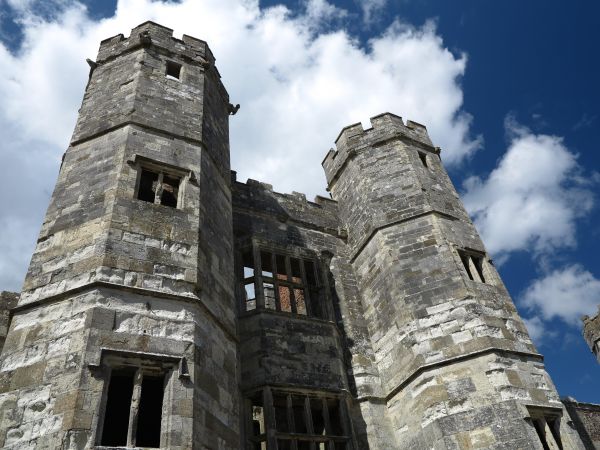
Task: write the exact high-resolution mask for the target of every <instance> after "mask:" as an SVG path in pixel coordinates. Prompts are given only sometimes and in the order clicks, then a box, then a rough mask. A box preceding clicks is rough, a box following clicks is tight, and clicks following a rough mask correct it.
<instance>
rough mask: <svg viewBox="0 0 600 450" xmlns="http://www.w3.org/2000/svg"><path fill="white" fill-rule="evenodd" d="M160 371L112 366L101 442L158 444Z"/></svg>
mask: <svg viewBox="0 0 600 450" xmlns="http://www.w3.org/2000/svg"><path fill="white" fill-rule="evenodd" d="M164 383H165V377H164V375H159V376H157V375H155V374H145V373H144V372H143V371H142V370H141V369H137V370H136V369H135V368H129V369H120V370H119V369H117V370H115V369H113V370H112V372H111V376H110V380H109V381H108V391H107V396H106V406H105V410H104V421H103V424H102V438H101V441H100V442H101V444H100V445H103V446H108V447H145V448H159V447H160V433H161V422H162V409H163V393H164Z"/></svg>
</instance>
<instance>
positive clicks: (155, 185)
mask: <svg viewBox="0 0 600 450" xmlns="http://www.w3.org/2000/svg"><path fill="white" fill-rule="evenodd" d="M180 181H181V180H180V178H177V177H175V176H172V175H167V174H166V173H163V172H158V171H156V172H155V171H152V170H148V169H144V168H143V169H142V172H141V174H140V184H139V187H138V194H137V198H138V199H139V200H143V201H145V202H150V203H156V204H158V205H164V206H170V207H171V208H177V199H178V196H179V183H180Z"/></svg>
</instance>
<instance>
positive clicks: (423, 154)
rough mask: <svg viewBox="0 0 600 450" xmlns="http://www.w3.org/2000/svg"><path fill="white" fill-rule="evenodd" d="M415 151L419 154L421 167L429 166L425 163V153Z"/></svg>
mask: <svg viewBox="0 0 600 450" xmlns="http://www.w3.org/2000/svg"><path fill="white" fill-rule="evenodd" d="M417 153H418V154H419V159H420V160H421V163H422V164H423V167H429V165H428V164H427V154H425V153H423V152H417Z"/></svg>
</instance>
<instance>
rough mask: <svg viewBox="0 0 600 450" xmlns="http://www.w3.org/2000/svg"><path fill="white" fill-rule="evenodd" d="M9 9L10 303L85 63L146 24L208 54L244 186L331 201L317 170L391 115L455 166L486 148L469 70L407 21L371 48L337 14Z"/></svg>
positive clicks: (5, 276)
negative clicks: (423, 130) (469, 106)
mask: <svg viewBox="0 0 600 450" xmlns="http://www.w3.org/2000/svg"><path fill="white" fill-rule="evenodd" d="M6 4H11V5H12V6H13V7H14V9H13V10H12V13H13V14H14V15H16V17H15V19H14V20H15V21H16V22H17V23H20V24H21V26H22V32H23V36H24V39H23V41H22V44H21V45H20V47H19V48H17V49H16V50H15V49H12V50H9V49H8V48H7V47H6V46H4V45H2V44H0V98H2V99H3V100H2V102H1V103H0V129H2V130H3V139H2V141H1V142H0V154H1V157H2V163H3V166H4V169H5V170H4V173H7V174H8V175H7V176H8V178H5V182H7V181H10V183H11V186H14V187H15V188H14V189H13V191H12V192H13V193H12V196H11V197H10V198H9V197H7V196H2V197H1V198H0V211H1V212H0V214H1V215H0V223H2V225H3V236H2V239H1V240H0V254H1V255H2V257H1V258H2V262H1V263H0V268H1V269H2V270H1V271H0V289H17V290H18V289H19V288H20V284H21V282H22V278H23V274H24V273H25V270H26V266H27V263H28V261H29V257H30V254H31V251H32V250H33V243H34V241H35V235H36V233H37V230H38V229H39V226H40V223H41V220H42V216H43V213H44V211H45V208H46V206H47V202H48V199H49V196H50V193H51V190H52V187H53V185H54V183H55V180H56V174H57V171H58V167H59V164H60V158H61V155H62V153H63V152H64V150H65V149H66V147H67V145H68V141H69V137H70V135H71V132H72V130H73V126H74V123H75V119H76V114H77V109H78V107H79V105H80V102H81V97H82V95H83V90H84V87H85V84H86V81H87V73H88V67H87V65H86V64H85V58H86V57H90V58H92V59H93V58H94V56H95V55H96V52H97V48H98V44H99V42H100V40H102V39H104V38H107V37H110V36H114V35H116V34H118V33H124V34H125V35H127V34H128V32H129V30H130V29H131V28H133V27H134V26H136V25H138V24H139V23H141V22H144V21H146V20H154V21H156V22H159V23H161V24H164V25H166V26H169V27H171V28H175V36H181V34H183V33H186V34H189V35H191V36H196V37H199V38H202V39H205V40H207V41H208V42H209V45H210V46H211V48H212V50H213V52H214V54H215V55H216V57H217V65H218V67H219V70H220V72H221V74H222V75H223V81H224V83H225V86H226V87H227V88H228V90H229V93H230V96H231V99H232V102H234V103H241V105H242V108H241V110H240V112H239V113H238V114H237V115H236V116H235V117H233V118H232V120H231V149H232V167H233V168H234V169H236V170H237V171H238V178H239V179H242V180H245V179H246V178H248V177H251V178H256V179H260V180H263V181H267V182H270V183H273V184H274V186H275V188H276V189H278V190H280V191H286V192H289V191H292V190H295V191H300V192H306V193H307V194H309V195H314V194H315V193H321V192H323V188H324V186H325V181H324V177H323V175H322V171H321V167H320V162H321V160H322V158H323V156H324V155H325V153H326V152H327V150H328V148H329V147H330V146H331V145H332V143H333V140H334V139H335V137H336V135H337V133H338V132H339V130H340V129H341V128H342V127H343V126H345V125H347V124H349V123H353V122H356V121H358V120H360V121H363V122H364V123H365V124H368V118H369V117H371V116H374V115H377V114H379V113H381V112H384V111H391V112H395V113H398V114H400V115H403V116H404V117H407V118H410V119H413V120H416V121H418V122H421V123H425V124H427V125H428V127H429V130H430V132H431V135H432V138H433V140H434V142H435V143H436V144H437V145H440V146H442V147H443V148H444V156H445V160H446V162H447V163H450V164H452V163H457V162H459V161H461V160H462V159H463V158H465V157H466V156H467V155H469V154H471V153H472V152H474V151H475V150H476V149H477V148H478V146H479V141H478V140H477V139H472V138H470V136H469V125H470V120H471V118H470V116H469V115H468V114H466V113H465V112H464V111H463V110H462V109H461V108H462V101H463V96H462V90H461V86H460V77H461V76H462V75H463V73H464V71H465V65H466V57H465V55H455V54H453V53H451V52H450V51H449V50H448V49H446V48H445V47H444V43H443V41H442V39H441V37H440V36H439V35H438V34H437V32H436V29H435V27H434V25H432V24H427V25H425V26H424V27H421V28H416V27H412V26H410V25H407V24H403V23H401V22H399V21H397V22H395V23H394V24H393V25H392V26H390V27H389V28H388V29H387V30H386V31H385V33H383V34H381V35H379V36H376V37H374V38H373V39H372V40H370V41H369V42H368V43H366V44H361V43H359V42H358V41H357V39H356V38H355V37H353V36H351V35H349V34H348V32H347V31H346V30H345V29H344V28H343V24H342V21H341V20H340V19H343V18H344V17H346V14H347V13H346V12H345V11H344V10H343V9H340V8H337V7H335V6H333V5H332V4H330V3H328V2H327V1H326V0H307V1H305V2H303V3H302V5H303V9H302V10H301V11H300V12H298V11H293V12H292V11H290V10H289V9H287V8H286V7H284V6H275V7H271V8H268V9H261V8H260V6H259V3H258V0H204V1H202V2H198V1H195V0H183V1H181V2H171V1H151V0H119V1H118V3H117V7H116V11H115V13H114V15H113V16H112V17H108V18H104V19H102V20H93V19H91V18H90V17H89V16H88V14H87V11H86V9H85V7H84V6H83V5H81V4H80V3H77V2H75V1H73V0H55V1H50V0H44V1H43V2H42V1H40V0H27V1H17V0H10V1H9V3H5V5H6ZM298 174H302V176H298ZM17 187H18V188H17Z"/></svg>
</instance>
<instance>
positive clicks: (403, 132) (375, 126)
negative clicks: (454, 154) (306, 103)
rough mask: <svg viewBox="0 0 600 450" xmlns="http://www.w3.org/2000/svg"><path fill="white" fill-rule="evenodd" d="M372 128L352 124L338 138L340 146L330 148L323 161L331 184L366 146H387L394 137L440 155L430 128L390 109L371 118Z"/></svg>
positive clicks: (337, 144)
mask: <svg viewBox="0 0 600 450" xmlns="http://www.w3.org/2000/svg"><path fill="white" fill-rule="evenodd" d="M370 122H371V128H367V129H364V128H363V126H362V124H361V123H360V122H358V123H354V124H352V125H348V126H346V127H344V128H343V129H342V131H340V134H339V135H338V137H337V139H336V140H335V145H336V149H335V150H333V149H332V150H330V151H329V152H328V153H327V155H326V156H325V158H324V159H323V162H322V163H321V164H322V166H323V169H324V170H325V176H326V178H327V183H328V184H331V183H332V181H333V180H335V178H337V176H338V175H339V171H340V170H341V169H342V167H343V166H345V164H346V163H347V162H348V160H350V159H352V158H353V157H354V156H355V154H356V152H358V151H361V150H362V149H365V148H369V147H373V146H375V147H376V146H379V145H383V144H385V143H386V142H388V141H390V140H393V139H400V140H405V141H407V142H409V143H411V144H415V145H417V146H419V147H421V148H422V149H423V150H425V151H429V152H432V153H435V154H439V150H438V149H437V148H436V147H434V146H433V143H432V142H431V139H430V138H429V134H428V133H427V128H426V127H425V126H424V125H421V124H420V123H418V122H415V121H412V120H407V121H406V124H405V123H404V121H403V120H402V117H400V116H397V115H396V114H392V113H389V112H386V113H383V114H378V115H377V116H374V117H371V119H370Z"/></svg>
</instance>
